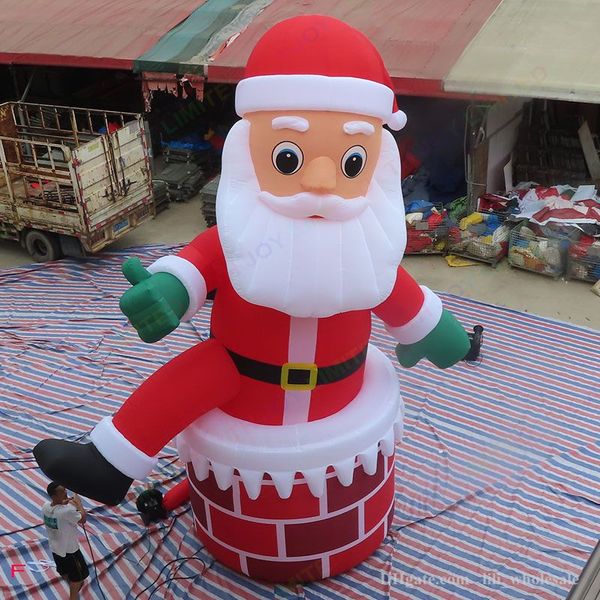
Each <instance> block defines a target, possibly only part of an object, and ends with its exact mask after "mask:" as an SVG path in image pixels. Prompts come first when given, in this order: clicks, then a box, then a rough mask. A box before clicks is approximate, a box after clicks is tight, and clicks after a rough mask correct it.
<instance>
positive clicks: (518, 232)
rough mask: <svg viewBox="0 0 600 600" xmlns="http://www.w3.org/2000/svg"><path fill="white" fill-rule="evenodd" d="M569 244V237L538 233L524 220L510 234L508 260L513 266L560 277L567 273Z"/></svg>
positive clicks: (556, 277)
mask: <svg viewBox="0 0 600 600" xmlns="http://www.w3.org/2000/svg"><path fill="white" fill-rule="evenodd" d="M569 245H570V241H569V238H568V237H566V236H559V235H557V236H556V237H548V236H542V235H536V233H535V232H534V231H533V230H532V229H530V228H529V227H528V223H527V222H526V221H523V222H522V223H520V224H519V226H517V227H515V229H513V231H512V232H511V234H510V247H509V251H508V262H509V264H510V266H511V267H516V268H518V269H525V270H526V271H532V272H533V273H540V274H542V275H548V276H550V277H554V278H555V279H559V278H560V277H562V276H563V275H564V274H565V269H566V262H567V249H568V247H569Z"/></svg>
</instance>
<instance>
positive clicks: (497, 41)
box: [444, 0, 600, 102]
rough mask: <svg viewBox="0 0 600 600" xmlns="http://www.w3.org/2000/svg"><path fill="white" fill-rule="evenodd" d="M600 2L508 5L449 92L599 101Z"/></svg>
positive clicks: (515, 1)
mask: <svg viewBox="0 0 600 600" xmlns="http://www.w3.org/2000/svg"><path fill="white" fill-rule="evenodd" d="M599 25H600V0H527V1H526V2H525V1H523V0H504V1H503V2H502V4H501V5H500V6H499V7H498V9H497V10H496V12H495V13H494V14H493V15H492V17H491V18H490V19H489V21H488V22H487V23H486V25H485V26H484V27H483V28H482V29H481V31H480V32H479V33H478V34H477V36H476V37H475V38H474V39H473V41H472V43H471V44H470V45H469V47H468V48H467V49H466V50H465V52H464V53H463V55H462V56H461V57H460V58H459V59H458V61H457V63H456V64H455V66H454V67H453V68H452V70H451V71H450V73H449V75H448V77H447V79H446V81H445V84H444V88H445V89H446V90H448V91H454V92H475V93H481V94H499V95H505V96H524V97H532V98H553V99H557V100H574V101H582V102H599V101H600V44H599V42H598V26H599Z"/></svg>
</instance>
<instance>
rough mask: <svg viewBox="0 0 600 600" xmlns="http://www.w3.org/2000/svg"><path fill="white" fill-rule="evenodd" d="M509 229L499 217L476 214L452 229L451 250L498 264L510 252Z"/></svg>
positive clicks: (450, 233)
mask: <svg viewBox="0 0 600 600" xmlns="http://www.w3.org/2000/svg"><path fill="white" fill-rule="evenodd" d="M509 233H510V230H509V227H508V225H504V224H503V223H502V222H501V221H500V218H499V217H498V215H495V214H493V213H487V214H486V213H481V212H474V213H471V214H470V215H469V216H467V217H464V218H463V219H461V220H460V223H459V225H458V226H453V227H451V228H450V232H449V249H450V250H451V251H452V252H454V253H457V254H467V255H469V256H472V257H473V258H478V259H483V260H485V261H490V262H497V261H498V260H500V259H501V258H502V257H504V256H506V254H507V252H508V237H509Z"/></svg>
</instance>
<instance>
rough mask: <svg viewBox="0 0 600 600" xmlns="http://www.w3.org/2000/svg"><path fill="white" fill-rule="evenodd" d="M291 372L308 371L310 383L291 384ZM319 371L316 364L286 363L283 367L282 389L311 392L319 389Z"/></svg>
mask: <svg viewBox="0 0 600 600" xmlns="http://www.w3.org/2000/svg"><path fill="white" fill-rule="evenodd" d="M290 371H308V383H290V382H289V381H288V379H289V375H290ZM318 371H319V369H318V367H317V365H316V364H315V363H285V364H284V365H283V366H282V367H281V387H282V388H283V389H284V390H297V391H310V390H314V389H315V388H316V387H317V373H318Z"/></svg>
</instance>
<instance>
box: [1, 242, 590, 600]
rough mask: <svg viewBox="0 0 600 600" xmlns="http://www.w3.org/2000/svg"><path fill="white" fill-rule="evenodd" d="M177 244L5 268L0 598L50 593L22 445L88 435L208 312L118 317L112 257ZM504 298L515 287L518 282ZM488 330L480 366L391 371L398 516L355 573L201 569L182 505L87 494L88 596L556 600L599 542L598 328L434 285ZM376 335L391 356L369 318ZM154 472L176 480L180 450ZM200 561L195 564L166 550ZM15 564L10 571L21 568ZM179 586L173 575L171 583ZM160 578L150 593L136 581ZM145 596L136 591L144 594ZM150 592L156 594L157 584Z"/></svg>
mask: <svg viewBox="0 0 600 600" xmlns="http://www.w3.org/2000/svg"><path fill="white" fill-rule="evenodd" d="M175 250H176V248H175V247H164V246H149V247H144V248H137V249H135V250H130V251H128V252H109V253H105V254H103V255H101V256H99V257H97V258H94V259H90V260H86V261H72V260H65V261H61V262H57V263H53V264H46V265H33V266H29V267H23V268H17V269H11V270H5V271H0V472H1V473H0V561H1V564H0V596H1V597H2V598H3V599H7V600H8V599H12V598H15V599H23V600H25V599H27V600H30V599H34V600H35V599H37V598H40V599H48V600H50V599H52V600H54V599H56V600H58V599H59V598H63V597H64V596H65V590H66V586H65V584H64V582H62V581H61V580H60V579H59V577H58V575H57V574H56V572H55V571H54V568H53V567H52V565H50V566H49V563H48V562H47V561H49V560H51V556H50V554H49V548H48V544H47V542H46V539H45V535H44V530H43V527H42V526H41V523H40V507H41V505H42V504H43V502H44V501H45V491H44V488H45V486H46V485H47V480H46V478H45V477H44V475H43V474H42V473H41V472H40V471H39V469H38V468H37V466H36V464H35V462H33V461H32V455H31V449H32V447H33V445H34V444H35V443H36V442H37V441H38V440H40V439H42V438H45V437H61V438H65V437H68V438H70V439H78V438H80V437H82V436H85V434H86V433H88V432H89V431H90V430H91V428H92V427H93V426H94V424H95V423H96V422H97V421H98V420H99V419H100V418H101V417H102V416H104V415H106V414H110V413H112V412H114V411H115V409H117V408H118V407H119V406H120V404H121V403H122V402H123V401H124V400H125V399H126V398H127V396H128V395H129V394H130V393H131V392H132V391H133V389H135V387H136V386H137V385H139V384H140V383H141V382H142V381H143V380H144V379H145V378H146V377H147V376H148V375H150V374H151V373H152V372H153V371H154V370H155V369H156V368H158V367H159V366H160V365H162V364H163V363H164V362H166V361H167V360H169V359H170V358H172V357H174V356H175V355H177V354H179V353H180V352H181V351H183V350H184V349H186V348H188V347H189V346H190V345H192V344H194V343H196V342H197V341H198V340H199V339H200V338H201V337H204V336H205V335H206V333H207V331H208V322H209V315H210V306H208V307H206V308H205V309H203V310H202V311H201V313H200V314H198V315H197V316H196V317H195V318H194V319H193V321H192V322H191V323H189V324H184V325H182V326H181V327H180V328H179V329H178V330H177V332H175V333H174V334H171V335H170V336H168V337H167V339H166V340H163V341H161V342H159V343H157V344H153V345H147V344H144V343H143V342H141V341H140V340H139V338H138V337H137V335H136V333H135V331H134V330H133V329H132V328H131V327H130V326H129V325H128V324H127V322H126V319H125V317H124V316H123V315H122V314H121V313H120V312H119V308H118V299H119V297H120V295H121V294H122V293H123V292H124V291H125V289H126V288H127V287H128V283H127V282H126V281H125V280H124V278H123V277H122V276H121V274H120V264H121V263H122V262H123V260H124V258H125V257H126V256H128V255H137V256H140V257H141V258H142V260H143V262H144V263H146V264H148V263H150V262H152V261H153V260H155V259H156V258H158V257H159V256H162V255H164V254H166V253H168V252H173V251H175ZM515 293H518V291H516V292H515ZM444 301H445V304H446V306H447V307H448V308H449V309H450V310H452V311H453V312H454V313H455V314H456V315H457V316H458V318H459V319H460V320H461V322H462V323H463V324H464V325H465V326H468V327H469V328H470V327H471V326H472V325H474V324H477V323H481V324H483V325H484V327H485V334H486V336H485V344H484V352H483V359H482V362H481V364H480V365H478V366H469V365H466V364H461V365H458V366H456V367H454V368H452V369H450V370H448V371H439V370H437V369H435V368H434V367H432V366H431V365H429V364H422V365H419V366H417V367H415V368H414V369H410V370H404V369H401V368H399V367H398V375H399V377H400V379H401V382H402V389H403V394H404V397H405V401H406V404H407V422H406V429H405V438H404V440H403V443H402V444H401V445H400V446H399V448H398V452H397V478H396V483H397V492H396V498H397V502H396V515H395V519H394V523H393V530H392V532H391V534H390V536H389V537H388V538H386V540H385V542H384V544H383V545H382V546H381V547H380V549H379V550H378V551H377V552H376V553H375V554H374V555H373V556H372V557H371V558H370V559H369V560H368V561H366V562H364V563H363V564H361V565H360V566H359V567H357V568H355V569H353V570H352V571H350V572H348V573H346V574H344V575H342V576H339V577H336V578H333V579H330V580H327V581H323V582H318V583H312V584H309V585H306V586H299V585H294V586H272V585H265V584H262V583H257V582H254V581H251V580H249V579H247V578H245V577H243V576H240V575H237V574H235V573H233V572H231V571H230V570H228V569H227V568H225V567H223V566H221V565H220V564H218V563H213V561H212V559H211V557H210V555H209V554H208V553H206V552H205V551H204V550H203V548H202V546H201V544H200V543H199V542H198V541H197V540H196V539H195V537H194V533H193V530H192V517H191V513H190V510H189V508H188V507H187V506H184V507H183V508H182V509H180V510H179V511H177V514H176V515H174V516H172V517H171V518H170V519H168V520H166V521H164V522H162V523H160V524H155V525H151V526H150V527H148V528H146V527H144V526H143V524H142V522H141V519H140V518H139V516H138V515H137V513H136V509H135V504H134V502H135V497H136V496H137V494H138V493H139V492H140V491H141V490H142V489H143V487H144V484H139V483H138V485H136V487H135V488H134V489H133V490H132V491H131V492H130V494H129V495H128V498H127V500H128V501H127V502H125V503H123V504H122V505H120V506H119V507H117V508H110V509H109V508H106V507H103V506H100V505H97V504H95V503H92V502H90V501H86V502H85V504H86V507H87V508H88V509H89V510H90V517H89V519H88V525H87V532H88V534H89V539H90V542H91V547H90V546H88V543H87V541H86V539H85V537H82V540H81V546H82V550H83V552H84V554H85V555H86V557H87V559H88V560H89V561H91V560H92V554H91V552H90V550H92V551H93V558H94V561H95V566H96V570H97V577H96V573H95V572H94V570H93V569H91V578H90V579H89V580H88V582H87V583H86V585H85V587H84V588H83V591H82V597H84V598H94V599H98V598H102V594H101V592H100V589H99V587H98V583H100V585H101V586H102V589H103V591H104V593H105V597H106V598H108V599H110V600H121V599H130V600H133V599H134V598H141V599H148V598H150V597H153V598H164V599H170V598H198V599H212V598H219V599H230V598H234V599H240V600H247V599H257V600H258V599H261V600H262V599H277V600H279V599H282V600H283V599H288V598H290V599H291V598H306V599H309V600H310V599H317V598H318V599H332V598H351V599H357V600H358V599H361V600H362V599H377V600H382V599H384V598H397V599H411V600H412V599H418V600H430V599H439V600H449V599H457V600H458V599H460V600H466V599H468V600H490V599H505V598H506V599H530V598H542V599H552V600H558V599H561V598H565V597H566V595H567V593H568V591H569V589H570V587H571V586H572V584H573V582H574V581H575V579H576V578H577V576H578V574H579V573H580V571H581V569H582V568H583V566H584V564H585V562H586V560H587V558H588V557H589V555H590V553H591V551H592V550H593V547H594V545H595V543H596V540H597V539H598V538H599V537H600V370H599V366H600V333H599V332H595V331H591V330H586V329H583V328H578V327H574V326H572V325H567V324H564V323H559V322H555V321H551V320H548V319H543V318H540V317H535V316H532V315H529V314H523V313H518V312H514V311H510V310H506V309H500V308H497V307H493V306H488V305H484V304H480V303H477V302H474V301H471V300H466V299H464V298H460V297H458V296H452V295H444ZM373 340H374V342H375V343H376V344H377V345H378V346H379V347H380V348H381V349H383V350H384V351H386V352H387V353H388V354H389V355H390V356H391V357H393V356H394V355H393V342H392V340H391V339H390V338H389V337H388V336H387V334H386V333H385V331H384V329H383V327H382V326H381V323H380V322H375V323H374V334H373ZM161 456H162V458H161V461H160V467H159V469H158V470H157V471H155V473H154V474H153V476H152V478H151V481H152V482H153V483H157V484H159V486H160V489H162V490H163V491H164V490H166V489H168V488H169V486H171V485H173V484H175V483H176V482H178V481H180V480H181V478H182V476H183V475H182V472H183V467H182V465H181V463H179V462H178V460H177V457H176V453H175V450H174V448H172V447H168V448H166V449H165V450H164V452H163V454H162V455H161ZM184 557H194V558H192V559H190V560H177V561H176V562H173V563H169V561H173V560H175V559H183V558H184ZM15 565H16V567H15ZM173 576H175V577H186V579H175V580H169V579H168V578H170V577H173ZM154 581H156V584H161V583H162V584H163V585H162V586H161V587H160V588H158V589H156V587H148V586H151V584H152V583H153V582H154ZM145 588H148V589H147V590H145V591H144V589H145ZM153 592H154V594H153V595H152V593H153Z"/></svg>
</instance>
